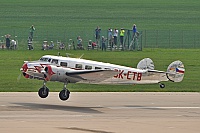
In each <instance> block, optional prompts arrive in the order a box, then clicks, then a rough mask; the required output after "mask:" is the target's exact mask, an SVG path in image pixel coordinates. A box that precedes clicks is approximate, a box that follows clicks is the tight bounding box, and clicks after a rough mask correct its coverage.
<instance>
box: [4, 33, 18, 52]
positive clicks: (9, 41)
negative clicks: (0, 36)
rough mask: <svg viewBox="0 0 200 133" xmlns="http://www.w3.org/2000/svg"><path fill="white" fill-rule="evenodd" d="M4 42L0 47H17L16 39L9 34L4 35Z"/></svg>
mask: <svg viewBox="0 0 200 133" xmlns="http://www.w3.org/2000/svg"><path fill="white" fill-rule="evenodd" d="M4 37H5V44H4V43H3V44H1V48H2V49H4V48H7V49H13V50H15V49H17V41H16V40H15V39H11V35H10V34H6V35H5V36H4Z"/></svg>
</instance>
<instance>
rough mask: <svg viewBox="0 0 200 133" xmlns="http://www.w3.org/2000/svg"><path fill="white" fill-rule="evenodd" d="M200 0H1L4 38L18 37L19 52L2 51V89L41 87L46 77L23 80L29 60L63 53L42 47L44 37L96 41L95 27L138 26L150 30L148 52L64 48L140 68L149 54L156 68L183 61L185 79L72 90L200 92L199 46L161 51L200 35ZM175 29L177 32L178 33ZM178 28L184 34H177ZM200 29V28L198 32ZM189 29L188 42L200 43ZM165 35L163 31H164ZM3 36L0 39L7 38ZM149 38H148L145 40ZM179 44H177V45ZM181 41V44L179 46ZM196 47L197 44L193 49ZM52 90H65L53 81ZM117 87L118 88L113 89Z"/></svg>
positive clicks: (0, 28)
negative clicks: (29, 41) (162, 83)
mask: <svg viewBox="0 0 200 133" xmlns="http://www.w3.org/2000/svg"><path fill="white" fill-rule="evenodd" d="M199 5H200V1H199V0H192V1H188V0H167V1H161V0H140V1H138V0H137V1H136V0H14V1H13V0H1V4H0V20H1V21H0V36H3V35H5V34H7V33H9V34H11V35H12V38H13V37H14V36H17V39H18V40H19V50H18V51H7V50H0V70H1V73H0V91H37V90H38V88H39V87H41V86H42V81H37V80H27V79H24V78H23V77H22V78H21V80H20V81H17V77H18V75H19V74H20V71H19V69H20V67H21V65H22V64H23V61H24V60H36V59H38V58H40V57H41V56H42V55H44V54H54V55H55V54H57V52H58V51H57V50H54V51H41V50H39V49H40V48H41V42H42V41H43V40H48V41H51V40H53V41H56V40H62V41H63V42H67V41H68V39H69V38H72V39H74V40H75V39H76V37H77V36H79V35H80V36H81V37H82V38H83V41H84V43H85V44H86V42H87V41H88V39H94V35H93V34H94V29H95V28H96V26H100V27H101V29H102V30H104V31H106V30H107V29H108V28H109V27H111V28H118V29H119V28H121V27H123V28H126V29H131V28H132V25H133V24H134V23H135V24H137V29H138V30H139V31H143V33H144V31H147V32H148V33H149V34H148V35H147V36H146V39H147V41H146V42H145V43H146V46H147V47H150V48H152V49H144V50H143V51H142V52H131V51H130V52H101V51H62V54H65V52H70V53H72V54H74V55H73V56H74V57H78V56H80V55H81V54H82V53H84V54H85V55H84V58H86V59H93V60H98V61H105V62H111V63H115V64H120V65H126V66H136V64H137V63H138V62H139V61H140V60H141V59H142V58H145V57H150V58H152V59H153V60H154V63H155V65H156V69H159V70H166V69H167V66H168V64H170V63H171V62H172V61H174V60H177V59H180V60H181V61H183V62H184V64H185V67H186V74H185V78H184V80H183V82H181V83H170V82H167V83H166V88H165V89H159V87H158V85H135V86H129V85H127V86H114V87H113V86H112V85H110V86H109V85H108V86H107V85H106V86H105V85H84V84H69V86H68V87H69V89H70V90H71V91H196V92H199V91H200V89H199V85H200V84H199V82H198V79H199V76H200V75H199V66H200V62H199V52H200V50H199V49H188V50H186V49H167V50H164V49H155V47H156V48H157V47H158V45H159V46H163V45H165V44H166V48H169V47H170V48H182V46H178V47H177V45H179V42H181V41H183V39H182V38H183V37H182V35H181V32H179V31H180V30H187V31H188V33H189V34H190V33H192V35H193V32H194V33H199V30H200V25H199V22H200V16H199V14H200V8H199ZM32 24H34V25H35V27H36V32H35V33H34V46H35V50H34V51H26V50H27V42H26V41H27V37H28V33H29V27H30V26H31V25H32ZM156 30H158V31H159V33H160V34H163V35H166V37H168V36H169V34H168V32H164V33H161V32H162V31H168V30H170V31H171V32H170V37H169V38H170V39H171V40H170V41H171V44H173V45H174V43H175V45H176V46H175V45H174V46H171V45H170V46H169V44H170V43H169V42H168V40H167V39H166V38H158V40H156V35H157V32H156ZM174 31H175V32H174ZM176 31H178V32H176ZM196 31H198V32H196ZM188 33H185V32H184V35H186V37H184V42H185V43H184V45H187V48H188V47H189V48H191V47H190V43H191V42H192V41H194V42H195V43H194V45H199V44H200V41H199V39H198V38H199V37H198V34H196V36H195V37H194V39H193V38H192V37H189V35H188ZM158 35H159V34H158ZM3 39H4V38H3V37H2V38H1V39H0V40H3ZM143 39H144V38H143ZM172 42H173V43H172ZM176 43H177V44H176ZM192 48H195V47H192ZM48 86H49V88H51V90H52V91H58V90H60V89H61V88H62V84H60V83H48ZM113 88H114V89H113Z"/></svg>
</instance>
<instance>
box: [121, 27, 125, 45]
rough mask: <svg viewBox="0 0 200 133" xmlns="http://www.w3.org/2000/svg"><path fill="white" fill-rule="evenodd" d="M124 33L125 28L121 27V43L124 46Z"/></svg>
mask: <svg viewBox="0 0 200 133" xmlns="http://www.w3.org/2000/svg"><path fill="white" fill-rule="evenodd" d="M124 33H125V30H124V29H123V28H121V30H120V45H122V46H124V45H123V44H124Z"/></svg>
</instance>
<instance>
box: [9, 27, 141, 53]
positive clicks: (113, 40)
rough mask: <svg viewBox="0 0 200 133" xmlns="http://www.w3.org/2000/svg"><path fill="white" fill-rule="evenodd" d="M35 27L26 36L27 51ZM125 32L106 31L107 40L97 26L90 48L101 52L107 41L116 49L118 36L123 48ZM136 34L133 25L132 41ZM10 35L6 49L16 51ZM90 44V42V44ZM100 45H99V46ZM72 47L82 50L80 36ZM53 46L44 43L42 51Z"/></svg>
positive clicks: (116, 30)
mask: <svg viewBox="0 0 200 133" xmlns="http://www.w3.org/2000/svg"><path fill="white" fill-rule="evenodd" d="M35 30H36V29H35V27H34V25H31V27H30V28H29V36H28V49H29V50H33V43H32V41H33V37H34V32H35ZM125 32H126V30H125V29H124V28H121V29H120V30H118V29H116V28H115V29H114V30H112V29H111V28H109V29H108V31H107V38H106V37H105V36H101V28H100V27H99V26H97V28H96V29H95V39H96V42H92V45H91V46H92V48H93V49H94V47H99V48H101V49H102V50H106V47H107V46H106V41H108V45H109V47H110V48H111V49H112V48H116V47H117V43H118V36H120V38H119V40H120V46H122V47H124V36H125ZM136 34H137V28H136V25H135V24H133V28H132V35H133V36H132V40H134V38H135V36H136ZM10 37H11V35H9V34H7V35H5V40H6V48H11V47H13V48H14V49H16V45H17V44H16V41H14V40H12V41H11V39H10ZM90 43H91V42H90ZM100 43H101V44H100ZM88 45H89V44H88ZM73 46H74V49H81V50H83V49H84V47H83V44H82V39H81V37H80V36H78V37H77V46H75V45H74V44H73ZM53 47H54V44H53V41H51V44H50V45H48V44H46V43H43V45H42V49H43V50H45V49H53ZM63 47H64V44H62V46H61V47H60V49H63Z"/></svg>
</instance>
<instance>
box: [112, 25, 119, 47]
mask: <svg viewBox="0 0 200 133" xmlns="http://www.w3.org/2000/svg"><path fill="white" fill-rule="evenodd" d="M113 36H114V45H115V47H116V46H117V36H118V30H117V29H115V30H114V33H113Z"/></svg>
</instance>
